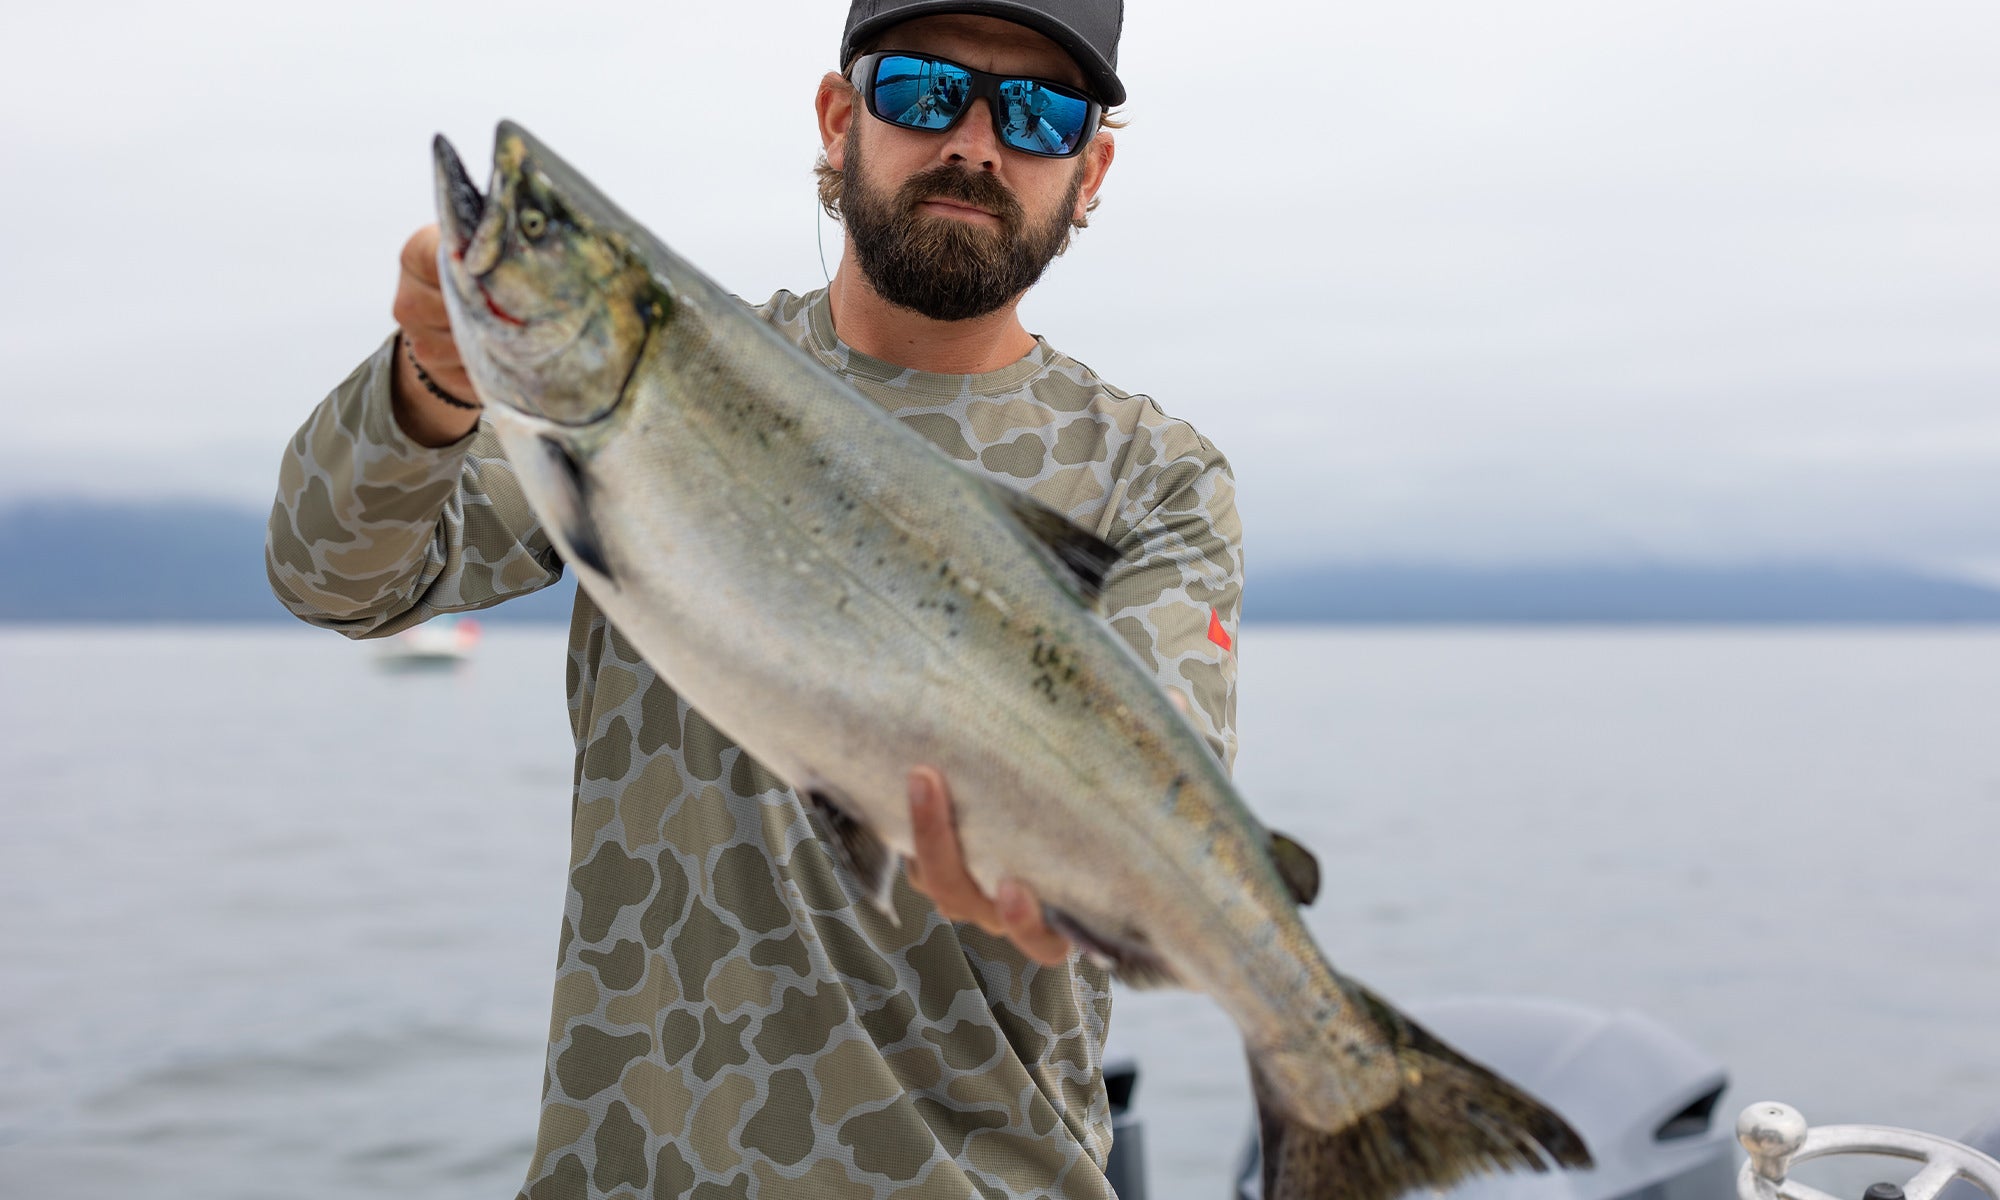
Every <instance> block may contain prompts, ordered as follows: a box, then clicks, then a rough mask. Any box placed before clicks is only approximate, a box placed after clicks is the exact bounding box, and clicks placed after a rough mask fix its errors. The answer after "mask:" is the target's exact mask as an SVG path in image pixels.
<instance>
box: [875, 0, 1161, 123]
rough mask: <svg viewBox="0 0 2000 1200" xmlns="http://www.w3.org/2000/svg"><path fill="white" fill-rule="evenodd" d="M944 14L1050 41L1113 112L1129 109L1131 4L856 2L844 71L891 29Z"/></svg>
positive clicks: (1101, 0)
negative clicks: (1125, 70)
mask: <svg viewBox="0 0 2000 1200" xmlns="http://www.w3.org/2000/svg"><path fill="white" fill-rule="evenodd" d="M938 13H969V14H971V15H972V16H975V17H998V18H1000V19H1001V20H1003V21H1012V22H1014V23H1015V24H1017V25H1026V26H1027V27H1028V28H1030V29H1032V30H1034V31H1035V32H1037V33H1039V34H1041V35H1042V36H1044V37H1046V38H1048V39H1049V40H1050V41H1052V42H1054V43H1055V44H1056V45H1058V46H1061V47H1062V48H1063V49H1064V50H1066V51H1068V52H1069V56H1070V57H1071V58H1073V59H1075V60H1076V65H1077V66H1079V67H1082V68H1083V77H1084V78H1085V79H1086V80H1088V81H1089V84H1088V86H1089V89H1090V94H1091V95H1092V96H1094V97H1096V99H1097V102H1098V103H1100V104H1103V105H1105V106H1107V107H1109V106H1110V105H1113V104H1123V103H1125V85H1124V84H1122V83H1120V82H1118V34H1119V31H1120V30H1122V29H1123V28H1124V25H1125V0H854V2H853V3H852V4H850V5H849V6H848V9H847V30H846V32H844V33H842V34H841V35H840V68H841V70H843V71H844V70H846V69H847V68H848V66H849V65H850V64H851V63H853V62H854V60H855V58H856V57H857V56H858V55H859V54H860V53H861V48H862V47H863V46H865V45H867V44H868V41H869V39H871V38H873V37H874V36H875V35H876V34H878V33H881V32H882V31H883V30H885V29H887V28H889V27H890V26H891V25H900V24H902V23H903V22H904V21H912V20H915V19H916V18H918V17H929V16H935V15H936V14H938Z"/></svg>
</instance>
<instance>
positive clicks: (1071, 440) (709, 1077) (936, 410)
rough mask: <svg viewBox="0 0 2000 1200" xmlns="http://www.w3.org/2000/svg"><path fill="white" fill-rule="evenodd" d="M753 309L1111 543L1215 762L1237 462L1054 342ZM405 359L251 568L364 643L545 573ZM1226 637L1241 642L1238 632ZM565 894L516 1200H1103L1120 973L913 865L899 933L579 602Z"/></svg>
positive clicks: (341, 416) (512, 487)
mask: <svg viewBox="0 0 2000 1200" xmlns="http://www.w3.org/2000/svg"><path fill="white" fill-rule="evenodd" d="M759 312H760V313H761V314H762V315H763V316H764V317H765V318H766V319H767V320H770V321H771V322H773V323H774V324H775V325H776V326H777V327H778V328H780V329H781V330H783V331H784V332H785V333H786V334H787V335H788V336H790V337H791V338H793V339H794V340H795V341H797V342H799V343H800V344H801V345H803V346H805V347H806V348H807V349H809V350H810V351H811V352H812V353H813V354H815V355H816V356H818V357H819V358H820V359H821V361H823V362H825V363H826V364H827V365H828V366H830V367H832V368H833V369H835V370H837V371H839V372H840V373H842V374H843V375H845V376H846V377H847V378H848V379H850V380H852V381H853V382H854V383H855V384H856V385H857V386H858V387H859V388H860V389H861V390H862V391H863V392H864V393H866V394H867V395H868V396H870V397H871V398H872V399H874V400H876V401H877V402H879V403H880V404H882V405H883V407H884V408H886V409H887V410H888V411H890V412H892V413H894V414H896V415H897V416H898V417H899V418H900V419H902V420H903V421H905V422H906V423H908V424H909V425H910V426H911V427H913V428H915V429H916V430H918V431H919V432H920V433H922V434H923V435H924V436H926V437H927V438H928V439H929V440H931V441H932V442H933V443H935V444H937V445H938V446H940V447H942V448H943V449H944V450H945V452H946V453H948V454H950V455H951V456H952V457H954V458H956V459H958V460H959V461H961V462H963V463H964V464H965V465H966V466H967V467H968V468H970V469H972V470H974V471H979V472H982V473H984V474H986V475H989V476H992V477H994V478H997V479H1000V480H1004V481H1005V482H1007V483H1010V484H1013V485H1014V486H1017V487H1020V488H1023V489H1025V490H1027V491H1029V492H1031V493H1032V494H1034V495H1035V496H1036V497H1037V498H1039V499H1041V500H1042V501H1044V502H1046V503H1048V504H1050V505H1052V506H1053V507H1055V508H1057V509H1058V510H1060V511H1062V512H1065V513H1067V514H1069V516H1070V517H1071V518H1072V519H1073V520H1075V521H1076V522H1077V523H1078V524H1080V525H1083V526H1085V527H1087V528H1090V529H1093V530H1096V531H1097V532H1098V533H1099V534H1100V535H1101V536H1103V537H1105V538H1106V539H1107V540H1109V541H1111V542H1112V543H1113V544H1115V545H1117V546H1118V547H1119V548H1120V549H1121V550H1123V551H1124V552H1125V557H1124V558H1123V560H1122V561H1121V562H1120V564H1119V566H1118V567H1117V568H1116V569H1115V570H1114V572H1113V574H1112V576H1111V577H1110V579H1109V580H1107V585H1106V589H1105V600H1106V610H1105V611H1106V612H1107V614H1108V615H1109V617H1110V620H1111V623H1112V626H1113V627H1114V628H1115V629H1117V630H1118V632H1119V633H1120V634H1121V635H1123V636H1124V637H1125V638H1126V639H1127V640H1128V641H1129V642H1130V643H1131V644H1132V645H1133V647H1134V648H1135V649H1137V650H1138V651H1139V652H1140V653H1141V655H1142V657H1143V658H1145V659H1146V660H1148V661H1152V662H1155V663H1157V664H1158V672H1159V677H1160V679H1161V681H1162V682H1163V683H1164V684H1166V685H1167V686H1169V687H1171V688H1174V689H1176V690H1178V691H1179V692H1181V693H1182V694H1183V695H1184V696H1186V697H1187V698H1188V699H1189V700H1190V702H1191V716H1192V717H1193V718H1194V720H1195V721H1196V724H1197V726H1198V727H1200V728H1201V729H1202V730H1203V731H1204V733H1205V734H1206V736H1207V737H1208V739H1209V741H1210V744H1211V745H1212V746H1213V747H1214V748H1215V750H1216V751H1217V753H1218V754H1220V755H1221V756H1222V757H1223V759H1224V760H1225V761H1226V762H1227V761H1231V760H1233V758H1234V754H1235V735H1234V718H1235V680H1236V668H1235V656H1234V654H1233V652H1229V651H1226V650H1224V649H1223V647H1222V645H1221V644H1220V643H1219V642H1218V641H1217V640H1212V639H1211V636H1210V630H1211V622H1212V621H1214V622H1219V625H1220V628H1221V629H1222V630H1225V631H1228V634H1229V635H1233V632H1234V631H1235V629H1236V627H1237V617H1238V614H1239V606H1240V597H1241V586H1240V583H1241V579H1242V558H1241V549H1240V537H1239V532H1238V526H1237V521H1236V513H1235V498H1234V484H1233V481H1232V479H1231V476H1230V474H1229V469H1228V465H1227V463H1226V462H1224V460H1223V458H1222V456H1221V455H1220V454H1219V453H1218V452H1217V451H1216V450H1215V449H1214V447H1213V446H1211V445H1209V443H1208V442H1206V441H1205V440H1203V439H1202V438H1201V437H1200V436H1199V435H1197V434H1196V433H1195V432H1194V430H1193V429H1191V428H1190V427H1189V426H1188V425H1186V424H1185V423H1183V422H1180V421H1176V420H1173V419H1171V418H1169V417H1167V416H1166V415H1165V414H1164V413H1162V412H1161V411H1160V409H1159V408H1158V407H1157V406H1156V405H1155V404H1154V403H1153V402H1152V401H1151V400H1149V399H1147V398H1145V397H1143V396H1134V395H1129V394H1127V393H1125V392H1122V391H1119V390H1117V389H1116V388H1112V387H1110V386H1108V385H1107V384H1105V383H1104V382H1103V381H1102V380H1100V379H1099V378H1097V376H1096V375H1095V374H1094V373H1093V372H1091V370H1090V369H1089V368H1088V367H1085V366H1083V365H1082V364H1080V363H1078V362H1076V361H1075V360H1073V359H1070V358H1068V357H1066V356H1064V355H1062V354H1060V353H1058V352H1056V351H1055V350H1053V349H1051V348H1050V347H1049V346H1048V345H1047V344H1046V343H1045V342H1041V341H1040V340H1039V339H1038V340H1037V344H1036V346H1035V349H1034V350H1033V352H1031V353H1030V354H1029V355H1028V357H1026V358H1025V359H1023V360H1021V361H1020V362H1018V363H1016V364H1014V365H1012V366H1010V367H1007V368H1005V369H1003V370H1000V371H996V372H993V373H991V374H986V375H976V376H946V375H932V374H925V373H922V372H915V371H907V370H904V369H902V368H899V367H894V366H891V365H889V364H887V363H884V362H882V361H880V360H877V359H873V358H870V357H868V356H866V355H863V354H860V353H858V352H855V351H853V350H851V349H849V348H847V347H846V346H844V345H842V344H841V342H840V341H839V339H838V338H836V337H835V336H834V331H833V325H832V320H831V317H830V315H829V312H828V308H827V304H826V302H825V297H824V294H823V293H819V292H815V293H813V294H811V295H808V296H795V295H792V294H790V293H786V292H780V293H778V294H777V295H776V296H774V297H773V298H772V300H771V301H770V302H769V303H768V304H766V305H765V306H763V308H761V309H760V310H759ZM393 348H394V347H393V341H392V342H391V343H389V344H387V345H385V346H384V347H383V348H382V349H381V350H379V351H378V352H377V353H376V354H375V355H374V356H373V357H371V358H370V359H369V360H368V361H366V362H364V363H363V364H362V365H361V367H360V368H358V369H357V370H356V371H355V373H354V374H353V375H352V376H350V377H349V378H348V379H347V380H346V381H345V382H344V383H342V384H341V385H340V387H338V388H336V389H335V390H334V392H333V393H332V394H331V395H330V396H328V398H327V399H326V401H325V402H324V403H323V404H322V405H321V406H320V407H319V408H318V409H317V410H316V411H315V412H314V413H313V415H312V417H311V419H309V420H308V421H307V422H306V424H305V426H304V427H303V428H301V429H300V430H299V432H298V434H297V436H296V437H295V438H294V439H293V441H292V443H291V446H290V450H289V453H288V454H287V455H286V456H285V460H284V465H283V468H282V471H281V474H280V483H279V493H278V498H277V503H276V505H275V506H274V508H273V510H272V513H271V522H270V529H269V540H268V544H267V555H266V557H267V566H268V569H269V573H270V578H271V583H272V587H273V588H274V590H275V591H276V592H277V594H278V596H279V598H280V599H281V600H282V601H283V602H284V603H285V604H286V606H287V607H289V608H290V609H291V610H292V611H293V612H294V613H296V614H298V615H299V616H300V617H301V618H303V619H305V620H307V621H310V622H312V623H314V624H317V625H322V626H326V627H328V628H333V629H338V630H340V631H341V632H343V633H345V634H347V635H349V636H352V637H372V636H379V635H383V634H388V633H392V632H395V631H397V630H400V629H403V628H407V627H409V626H411V625H414V624H416V623H418V622H420V621H423V620H425V619H427V618H429V617H431V616H433V615H435V614H437V613H445V612H459V611H464V610H468V609H477V608H483V607H486V606H489V605H492V604H495V603H498V602H500V601H501V600H504V599H506V598H507V597H509V596H514V595H519V594H522V593H525V592H529V591H533V590H535V589H537V588H540V587H543V586H546V585H547V584H549V583H550V582H553V581H554V580H555V579H556V578H557V577H558V576H559V575H560V573H561V562H560V561H559V559H558V558H557V556H556V554H555V552H554V550H553V549H552V548H551V546H550V545H549V542H548V540H547V538H546V537H544V536H543V534H542V533H541V531H540V529H539V528H538V527H537V525H536V522H535V520H534V517H533V515H532V514H531V513H530V512H529V510H528V506H527V503H526V501H525V499H524V498H523V496H522V495H521V493H520V491H519V488H518V487H517V485H516V483H515V480H514V477H513V473H512V471H511V470H510V469H509V467H508V465H507V463H506V461H505V459H504V458H503V457H502V456H501V454H500V450H499V446H498V443H497V440H496V439H495V438H494V437H493V435H492V434H491V432H490V431H489V430H487V429H486V427H484V426H481V428H480V429H479V430H478V431H476V432H475V433H473V434H472V435H470V436H469V437H468V438H466V439H465V440H464V441H462V442H460V443H457V444H455V445H454V446H451V447H447V448H445V449H443V450H427V449H424V448H421V447H418V446H416V445H415V444H414V443H411V442H410V441H408V440H407V439H406V438H405V437H404V436H403V435H402V433H401V431H400V430H399V429H398V428H397V426H396V423H395V419H394V417H393V415H392V414H391V412H390V402H389V391H388V387H389V376H390V371H391V369H392V366H393V359H392V358H391V357H390V356H391V354H392V353H393ZM1224 640H1226V637H1225V639H1224ZM568 691H569V707H570V715H571V721H572V726H573V729H574V733H575V737H576V751H577V755H576V765H575V796H574V810H573V812H574V817H573V822H572V839H571V857H570V864H571V865H570V876H569V891H568V899H567V905H566V908H565V912H564V918H563V926H562V936H561V945H560V950H559V952H558V968H557V978H556V984H555V997H554V1004H553V1011H552V1016H551V1021H550V1027H549V1053H548V1066H547V1071H546V1073H545V1077H544V1083H543V1102H542V1117H541V1125H540V1130H539V1135H538V1138H537V1144H536V1148H535V1153H534V1158H533V1161H532V1163H531V1166H530V1169H529V1173H528V1179H527V1182H526V1184H525V1185H524V1187H523V1189H522V1191H521V1193H520V1196H521V1197H522V1198H523V1200H571V1198H575V1197H585V1196H589V1197H676V1198H678V1197H690V1198H692V1200H759V1198H760V1200H785V1198H792V1197H797V1198H799V1200H806V1198H810V1200H878V1198H886V1197H903V1198H907V1200H915V1198H917V1197H924V1198H932V1197H938V1198H947V1200H950V1198H959V1197H966V1198H969V1197H972V1196H983V1197H995V1196H1011V1197H1078V1198H1105V1200H1108V1198H1109V1197H1110V1196H1111V1190H1110V1187H1109V1185H1108V1184H1107V1183H1106V1181H1105V1178H1104V1174H1103V1170H1104V1163H1105V1158H1106V1155H1107V1154H1108V1152H1109V1150H1110V1142H1111V1127H1110V1118H1109V1111H1108V1105H1107V1101H1106V1097H1105V1093H1104V1086H1103V1078H1102V1071H1101V1067H1102V1057H1101V1056H1102V1051H1103V1044H1104V1036H1105V1032H1106V1028H1107V1026H1108V1023H1109V1020H1110V1013H1111V991H1110V986H1109V980H1108V979H1107V978H1106V976H1105V974H1104V972H1103V971H1101V970H1100V969H1098V968H1097V967H1095V966H1094V965H1092V964H1091V963H1089V962H1088V961H1087V960H1085V959H1083V958H1082V957H1081V956H1078V955H1072V956H1071V959H1070V961H1069V962H1068V963H1067V964H1065V965H1063V966H1059V967H1053V968H1044V967H1040V966H1037V965H1036V964H1034V963H1032V962H1030V961H1028V960H1027V959H1025V958H1023V957H1022V956H1021V955H1020V954H1019V953H1018V952H1017V951H1016V950H1015V949H1014V948H1013V946H1012V945H1011V944H1010V943H1007V942H1005V941H1004V940H1001V939H996V938H993V937H991V936H989V935H987V934H985V933H984V932H982V931H980V930H978V929H977V928H973V927H970V926H963V927H961V926H958V925H955V924H953V923H951V922H948V921H946V920H944V919H943V918H942V917H940V916H939V915H938V914H937V912H936V911H935V910H934V909H933V908H932V907H931V905H930V902H929V901H928V900H926V899H925V898H924V897H923V896H922V895H920V894H919V893H917V892H915V891H914V890H913V889H911V888H910V887H909V885H908V883H907V881H905V880H904V879H903V878H902V877H901V876H900V874H899V876H898V879H897V883H896V888H895V891H894V893H893V897H892V907H893V908H894V910H895V913H896V917H897V920H895V921H891V920H890V919H888V918H887V917H885V916H884V915H882V914H881V913H879V912H878V911H876V909H875V908H874V907H873V906H872V905H871V904H869V903H868V902H866V901H864V900H862V898H861V896H860V892H859V890H858V888H857V885H856V883H855V881H854V880H853V879H852V878H851V877H850V876H849V875H848V874H847V873H846V871H845V870H844V869H843V868H841V867H839V866H837V865H836V864H835V862H834V861H833V859H832V857H831V856H830V855H829V853H828V851H827V849H826V845H825V842H824V841H823V840H822V838H823V836H824V830H822V829H821V828H820V827H819V825H818V817H817V816H816V815H808V812H807V811H806V810H805V809H804V808H803V807H802V806H801V805H800V803H799V801H798V799H797V798H796V797H795V796H794V794H793V793H792V792H791V791H790V790H789V789H788V788H787V787H786V786H785V785H784V783H783V782H782V781H780V780H778V779H777V778H775V777H773V776H772V775H771V774H770V773H769V772H768V771H766V770H765V769H764V768H763V767H762V766H761V765H760V764H758V763H757V762H755V761H754V760H752V759H751V758H750V757H749V756H747V755H745V754H744V753H743V752H742V751H740V750H739V749H738V748H737V747H736V746H735V745H734V744H733V743H732V742H731V741H730V740H729V739H728V738H727V737H726V736H725V735H724V734H723V733H722V732H721V731H719V730H718V729H716V728H715V727H714V726H713V725H711V724H710V723H709V722H708V721H707V720H705V719H704V718H703V717H702V715H701V714H700V713H699V712H696V711H694V710H693V709H691V708H690V707H689V706H688V705H687V704H686V703H685V702H684V701H683V700H681V699H680V698H679V697H678V696H676V695H675V694H674V693H673V692H672V691H671V690H670V689H669V688H668V687H667V686H666V685H665V684H664V683H663V682H661V681H660V680H659V679H658V678H657V677H656V676H655V675H654V674H653V672H652V670H651V669H650V668H649V667H647V666H646V664H645V662H644V661H643V660H642V659H641V658H640V657H639V655H638V654H637V652H636V651H635V650H634V649H633V648H632V646H631V645H630V644H629V643H628V642H627V641H626V640H625V639H624V638H623V637H622V636H620V634H619V632H618V630H617V629H615V628H613V627H612V626H610V625H608V624H607V623H606V621H605V620H604V618H603V616H602V614H601V613H600V612H599V611H598V610H597V609H596V607H595V606H594V605H593V604H592V603H591V602H590V600H589V598H588V597H587V596H581V595H580V596H579V599H578V601H577V606H576V610H575V614H574V617H573V620H572V624H571V630H570V645H569V668H568Z"/></svg>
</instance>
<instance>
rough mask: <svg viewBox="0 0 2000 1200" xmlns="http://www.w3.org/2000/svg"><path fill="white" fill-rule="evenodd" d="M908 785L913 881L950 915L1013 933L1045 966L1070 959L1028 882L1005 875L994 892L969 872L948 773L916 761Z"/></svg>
mask: <svg viewBox="0 0 2000 1200" xmlns="http://www.w3.org/2000/svg"><path fill="white" fill-rule="evenodd" d="M909 786H910V826H911V829H912V831H913V834H914V837H915V840H916V844H917V856H916V857H915V858H914V859H911V860H910V861H909V863H908V866H907V870H908V872H909V876H910V884H911V886H913V887H915V888H916V889H917V890H918V891H920V892H922V893H923V894H924V895H926V896H929V897H930V898H931V903H933V904H935V905H937V910H938V911H939V912H940V913H943V914H944V916H945V918H946V919H947V920H951V921H970V922H971V923H972V924H974V925H977V926H979V927H980V928H981V929H984V930H985V931H986V932H988V933H991V934H994V935H996V936H998V937H1004V938H1009V939H1011V940H1012V941H1013V943H1014V945H1016V946H1018V947H1019V948H1020V950H1021V953H1023V954H1025V955H1027V956H1028V957H1029V958H1032V959H1034V960H1035V961H1036V962H1038V963H1041V964H1042V965H1043V966H1045V967H1053V966H1055V965H1056V964H1058V963H1060V962H1063V961H1064V960H1066V959H1067V958H1068V957H1069V940H1068V939H1067V938H1065V937H1063V936H1062V935H1061V934H1059V933H1057V932H1055V931H1054V930H1052V929H1050V928H1049V927H1048V925H1047V924H1046V923H1044V922H1043V920H1042V906H1041V902H1040V901H1038V900H1036V899H1035V894H1034V893H1033V892H1031V891H1029V890H1028V888H1027V886H1026V885H1024V884H1022V883H1021V882H1020V881H1019V880H1014V879H1006V880H1002V881H1001V883H1000V889H999V890H1000V894H999V895H998V896H997V897H989V896H988V895H987V894H986V893H985V892H983V891H981V890H979V885H978V884H977V883H975V882H973V879H972V877H971V876H970V875H968V874H966V873H965V859H964V858H963V857H962V856H961V855H960V854H959V849H958V827H957V825H955V824H954V823H953V822H952V816H951V793H950V792H949V791H947V790H946V788H945V784H944V776H943V775H941V774H939V773H938V772H937V770H936V769H934V768H931V767H917V768H915V769H913V770H912V771H911V772H910V778H909Z"/></svg>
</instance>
